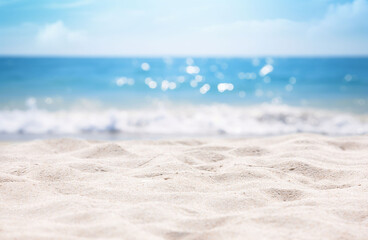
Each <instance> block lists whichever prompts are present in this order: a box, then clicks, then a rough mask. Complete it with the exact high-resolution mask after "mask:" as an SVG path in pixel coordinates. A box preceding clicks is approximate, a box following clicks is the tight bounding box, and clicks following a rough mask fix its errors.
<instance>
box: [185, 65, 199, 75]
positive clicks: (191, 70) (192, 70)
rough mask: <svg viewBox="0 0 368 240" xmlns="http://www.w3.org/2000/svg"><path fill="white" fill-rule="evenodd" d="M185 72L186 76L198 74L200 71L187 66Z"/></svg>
mask: <svg viewBox="0 0 368 240" xmlns="http://www.w3.org/2000/svg"><path fill="white" fill-rule="evenodd" d="M186 72H187V73H188V74H198V73H199V72H200V69H199V67H197V66H188V67H187V68H186Z"/></svg>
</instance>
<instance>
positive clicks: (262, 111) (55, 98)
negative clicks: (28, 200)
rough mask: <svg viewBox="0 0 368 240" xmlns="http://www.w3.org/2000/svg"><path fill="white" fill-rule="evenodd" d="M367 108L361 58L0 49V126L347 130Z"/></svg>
mask: <svg viewBox="0 0 368 240" xmlns="http://www.w3.org/2000/svg"><path fill="white" fill-rule="evenodd" d="M209 109H212V110H209ZM219 109H222V110H219ZM311 109H314V110H316V109H317V110H318V111H319V110H321V111H331V110H333V111H335V112H338V115H336V114H335V115H333V116H332V117H331V115H330V113H329V114H327V113H325V112H324V113H323V114H322V115H318V116H317V115H313V114H312V112H313V111H314V110H311ZM206 111H207V112H206ZM252 111H253V112H252ZM255 111H258V112H255ZM80 112H84V113H85V114H87V115H88V116H90V118H92V119H93V118H94V119H95V120H90V121H89V122H88V123H87V122H86V121H84V120H83V119H84V118H83V117H80V116H79V115H78V113H80ZM203 112H206V114H204V115H203ZM225 113H226V114H225ZM367 113H368V58H33V57H1V58H0V132H1V133H5V134H19V133H21V134H24V133H47V134H48V133H81V132H83V133H85V132H96V131H97V132H111V131H112V132H129V133H133V134H135V133H141V134H144V133H156V134H162V133H168V134H176V133H178V134H179V133H180V134H184V133H189V134H194V135H195V134H196V133H201V134H205V135H206V134H208V133H211V134H219V133H221V134H223V133H225V134H227V133H229V134H235V135H236V134H240V135H243V134H245V135H247V134H258V133H260V134H271V133H272V134H278V133H285V132H299V131H309V132H322V133H323V132H326V133H332V134H334V133H342V134H350V133H351V134H353V133H365V131H366V122H364V121H365V120H364V121H363V122H361V120H354V121H356V122H354V124H352V122H351V120H346V119H345V118H344V119H345V120H343V121H342V122H341V116H344V117H348V118H350V117H351V116H352V115H354V116H355V115H361V116H363V118H364V116H365V115H366V114H367ZM201 114H202V115H201ZM252 114H253V115H252ZM303 114H304V115H303ZM308 114H309V115H308ZM311 114H312V115H311ZM305 116H308V117H307V118H306V117H305ZM79 117H80V118H79ZM303 117H304V118H305V119H307V120H305V119H304V118H303ZM361 118H362V117H359V119H361ZM60 119H63V120H60ZM81 119H82V120H81ZM285 119H288V120H285ZM290 119H294V120H290ZM311 119H314V120H313V121H314V122H313V121H312V120H311ZM336 119H337V120H336ZM354 119H355V118H354ZM364 119H365V118H364ZM58 121H60V122H58ZM65 121H70V122H69V125H71V126H72V127H70V128H67V127H65V126H63V123H65ZM249 121H254V122H256V123H257V124H260V123H262V124H266V125H261V126H259V125H257V124H256V123H254V124H253V125H254V126H256V127H255V128H256V129H261V128H263V129H264V128H265V127H266V128H267V127H268V126H271V125H272V124H276V125H272V129H269V130H265V131H258V132H257V131H253V130H254V129H252V128H254V127H246V126H244V125H249V124H250V122H249ZM268 121H271V122H272V124H271V123H270V122H268ZM288 121H289V122H288ZM290 121H291V122H290ZM311 121H312V122H311ZM331 121H335V122H333V123H332V125H333V126H334V128H333V129H329V127H328V125H329V124H331ZM336 121H337V123H336ZM81 122H82V123H81ZM188 122H190V123H188ZM245 123H246V124H245ZM229 124H230V125H231V124H234V126H237V127H235V128H236V129H238V130H234V129H233V128H232V129H227V128H229V127H228V126H229ZM277 124H283V126H278V125H277ZM321 124H322V125H321ZM163 125H164V126H165V127H163V128H162V126H163ZM317 125H318V127H316V126H317ZM170 127H171V128H170ZM275 128H276V129H275ZM203 129H207V130H206V131H203V132H202V130H203ZM341 129H343V130H341ZM354 129H355V130H354ZM340 130H341V131H340Z"/></svg>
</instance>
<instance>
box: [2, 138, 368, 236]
mask: <svg viewBox="0 0 368 240" xmlns="http://www.w3.org/2000/svg"><path fill="white" fill-rule="evenodd" d="M89 238H96V239H362V240H363V239H368V137H367V136H360V137H341V138H333V137H324V136H319V135H309V134H296V135H288V136H281V137H272V138H253V139H200V140H170V141H168V140H159V141H124V142H95V141H94V142H92V141H85V140H76V139H59V140H47V141H32V142H23V143H4V144H0V239H89Z"/></svg>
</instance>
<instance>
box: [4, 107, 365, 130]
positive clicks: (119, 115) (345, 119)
mask: <svg viewBox="0 0 368 240" xmlns="http://www.w3.org/2000/svg"><path fill="white" fill-rule="evenodd" d="M297 132H310V133H321V134H328V135H357V134H366V133H368V117H367V116H366V115H352V114H348V113H337V112H329V111H324V110H316V109H307V108H298V107H290V106H286V105H271V104H262V105H258V106H248V107H240V106H229V105H220V104H214V105H201V106H180V107H178V106H171V107H162V106H161V107H156V108H142V109H135V110H122V109H109V110H93V111H92V110H88V111H87V110H84V111H83V110H68V111H66V110H63V111H62V110H60V111H47V110H42V109H29V110H2V111H0V133H2V134H85V133H126V134H161V135H193V136H197V135H204V136H206V135H230V136H231V135H239V136H263V135H278V134H287V133H297Z"/></svg>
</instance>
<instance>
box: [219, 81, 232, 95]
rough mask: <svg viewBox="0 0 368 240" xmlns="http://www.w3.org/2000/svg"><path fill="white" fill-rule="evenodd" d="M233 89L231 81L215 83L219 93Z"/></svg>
mask: <svg viewBox="0 0 368 240" xmlns="http://www.w3.org/2000/svg"><path fill="white" fill-rule="evenodd" d="M233 89H234V85H233V84H232V83H219V84H218V85H217V90H218V91H219V92H220V93H223V92H225V91H232V90H233Z"/></svg>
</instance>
